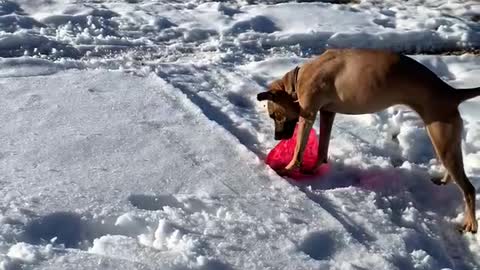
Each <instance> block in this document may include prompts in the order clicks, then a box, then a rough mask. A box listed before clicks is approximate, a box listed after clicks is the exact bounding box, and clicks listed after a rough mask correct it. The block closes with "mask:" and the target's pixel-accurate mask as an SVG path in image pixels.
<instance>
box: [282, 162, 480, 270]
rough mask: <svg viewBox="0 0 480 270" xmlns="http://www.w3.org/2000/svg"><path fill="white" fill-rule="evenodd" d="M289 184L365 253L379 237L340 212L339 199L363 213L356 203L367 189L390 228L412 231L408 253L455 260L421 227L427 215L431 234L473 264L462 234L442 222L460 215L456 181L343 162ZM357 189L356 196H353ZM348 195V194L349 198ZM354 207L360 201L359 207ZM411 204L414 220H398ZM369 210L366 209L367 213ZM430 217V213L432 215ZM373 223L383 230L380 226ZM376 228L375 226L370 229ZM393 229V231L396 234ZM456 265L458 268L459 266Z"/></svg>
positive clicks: (402, 262) (401, 261)
mask: <svg viewBox="0 0 480 270" xmlns="http://www.w3.org/2000/svg"><path fill="white" fill-rule="evenodd" d="M472 180H473V179H472ZM289 182H290V183H291V184H292V185H295V186H297V187H298V188H299V189H300V190H301V191H303V192H304V193H305V194H306V196H307V197H308V198H309V199H310V200H312V201H314V202H315V203H316V204H318V205H319V206H320V207H321V208H322V209H324V210H325V211H326V212H328V214H330V215H331V216H332V217H333V218H334V219H336V220H337V221H338V222H339V223H340V224H341V225H342V226H343V227H344V229H345V230H346V231H347V232H348V233H349V234H350V235H351V236H352V238H354V239H355V240H357V241H358V242H359V243H360V244H362V245H364V246H365V247H366V248H367V249H371V248H375V247H374V246H376V245H377V244H376V243H375V242H376V240H377V237H378V235H377V233H376V232H372V231H370V230H369V229H368V228H367V227H370V229H371V228H372V227H371V226H365V222H364V221H361V219H360V220H358V219H357V218H353V216H358V215H353V214H352V215H350V214H349V213H348V212H346V211H345V210H344V209H343V207H344V205H343V200H344V199H346V201H347V204H352V203H353V204H354V205H353V207H358V209H359V211H361V210H360V208H362V205H361V204H362V201H360V200H362V198H369V199H371V198H372V197H369V196H367V195H366V194H365V192H361V191H368V192H367V193H368V194H370V196H371V195H373V200H374V203H375V205H376V207H377V208H378V209H380V210H381V211H383V212H385V213H387V214H386V216H388V217H389V218H390V221H389V222H391V224H392V226H393V227H405V228H408V229H413V230H414V231H415V233H414V234H412V235H414V236H415V237H414V238H415V240H412V239H409V238H408V237H407V238H405V244H406V246H407V249H411V248H413V249H415V248H420V249H423V250H426V251H427V252H429V254H431V255H432V256H434V257H435V258H436V259H438V260H439V263H441V264H445V265H449V264H450V262H449V261H448V259H446V258H447V257H449V256H454V255H455V254H453V255H452V254H450V253H451V252H448V255H447V254H445V253H444V251H440V250H439V249H438V248H437V246H438V244H439V243H440V242H438V239H436V240H435V239H433V238H430V237H428V235H429V234H430V233H429V229H426V228H425V227H424V226H423V225H421V224H420V223H421V222H423V220H425V219H424V218H425V217H427V219H432V217H433V219H434V220H433V223H432V224H433V225H434V227H435V228H433V230H434V231H436V233H438V234H440V235H441V238H442V239H443V238H445V239H443V240H442V241H441V242H447V243H449V242H453V243H455V246H456V247H455V248H456V249H458V250H460V251H461V254H462V255H461V256H460V257H461V258H463V259H465V260H466V261H467V262H468V261H471V260H470V259H471V257H472V255H471V252H470V251H469V248H468V243H466V242H465V239H463V238H462V237H461V234H459V233H457V232H456V230H455V227H454V224H452V223H451V222H449V221H447V220H448V219H447V220H445V219H443V217H445V216H446V217H448V218H451V219H452V218H455V217H456V216H457V215H458V214H459V213H460V212H461V211H463V196H462V193H461V191H460V189H459V188H458V187H457V186H456V185H455V184H454V183H450V184H447V185H443V186H438V185H435V184H434V183H432V182H431V178H430V176H429V175H428V173H427V172H426V171H424V170H422V169H420V168H418V169H417V168H409V169H405V168H388V169H385V168H371V169H360V168H356V167H351V166H345V165H342V164H331V170H330V172H328V174H326V175H323V176H321V177H317V178H312V179H311V180H302V181H293V180H290V181H289ZM335 189H338V191H339V192H338V193H337V194H335V193H331V192H330V191H335ZM356 191H360V192H358V193H357V192H356ZM372 192H373V194H372ZM362 193H363V195H362ZM347 194H348V195H347ZM349 194H352V195H351V196H350V195H349ZM359 194H360V195H359ZM346 195H347V196H349V197H351V198H348V199H347V198H341V199H339V200H336V199H335V198H334V197H335V196H338V197H339V196H346ZM332 196H333V198H332ZM338 197H337V198H338ZM356 197H358V198H356ZM349 200H350V201H349ZM355 203H358V205H356V204H355ZM365 203H366V204H367V203H371V202H365ZM339 204H340V205H339ZM351 206H352V205H350V207H351ZM412 206H413V207H414V208H415V209H416V210H417V211H418V213H419V215H421V217H413V218H412V220H411V221H407V222H406V221H405V219H404V217H402V216H403V214H404V213H405V212H404V211H405V210H407V212H408V208H409V207H412ZM370 207H371V206H370ZM370 210H372V209H370ZM353 211H355V210H353ZM368 211H369V210H367V212H368ZM373 211H375V209H373ZM429 213H433V214H434V215H431V214H429ZM360 215H364V218H365V221H367V220H368V219H369V217H368V216H365V215H368V213H367V214H365V213H363V214H362V213H360ZM407 216H408V215H407ZM407 219H408V217H407ZM367 222H368V221H367ZM372 222H375V221H372ZM377 225H378V226H379V227H384V224H377ZM377 225H374V227H376V226H377ZM393 227H392V230H395V229H394V228H393ZM381 230H383V229H381ZM419 238H421V239H419ZM372 246H373V247H372ZM377 248H378V247H377ZM445 255H447V256H445ZM392 262H393V263H394V264H395V265H397V266H399V267H400V269H413V268H414V267H413V266H411V265H410V262H409V261H408V260H407V259H406V258H403V257H402V258H400V257H399V258H396V259H395V260H394V261H392ZM454 264H455V265H457V263H454ZM457 266H458V265H457ZM460 266H461V265H460ZM460 268H462V267H460Z"/></svg>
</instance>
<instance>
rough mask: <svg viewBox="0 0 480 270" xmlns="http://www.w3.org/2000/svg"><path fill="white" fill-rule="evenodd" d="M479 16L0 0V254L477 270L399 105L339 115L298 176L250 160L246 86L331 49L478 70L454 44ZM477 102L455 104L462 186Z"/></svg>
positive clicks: (420, 137)
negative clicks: (325, 156) (316, 160)
mask: <svg viewBox="0 0 480 270" xmlns="http://www.w3.org/2000/svg"><path fill="white" fill-rule="evenodd" d="M332 2H335V1H332ZM340 2H349V1H340ZM479 14H480V4H478V1H475V0H470V1H468V0H466V1H460V0H450V1H446V0H435V1H434V0H412V1H407V2H405V1H400V0H386V1H372V0H360V1H352V2H349V3H345V4H335V3H327V2H322V1H274V0H271V1H242V0H238V1H234V0H230V1H221V2H214V1H202V0H192V1H172V0H170V1H167V0H159V1H142V0H128V1H121V0H109V1H106V0H105V1H103V0H98V1H73V0H58V1H50V0H38V1H28V0H17V1H6V0H3V1H0V57H1V58H0V123H1V124H2V127H1V129H0V145H1V147H0V269H2V270H4V269H5V270H7V269H8V270H10V269H171V270H184V269H202V270H206V269H211V270H230V269H402V270H403V269H480V256H479V254H480V236H479V235H472V234H466V235H461V234H459V233H457V232H456V230H455V225H456V224H457V223H459V222H461V220H462V218H463V214H462V205H463V204H462V196H461V194H460V191H459V190H458V188H457V187H456V186H455V185H454V184H449V185H447V186H435V185H433V184H432V183H431V182H430V177H431V175H440V174H441V172H442V170H443V169H442V166H441V165H440V163H439V162H438V161H437V160H436V159H435V154H434V152H433V149H432V146H431V144H430V142H429V140H428V136H427V134H426V132H425V130H424V128H423V123H422V122H421V120H420V119H419V118H418V116H417V115H416V114H415V113H413V112H412V111H411V110H409V109H408V108H405V107H402V106H394V107H392V108H389V109H387V110H385V111H381V112H378V113H375V114H370V115H358V116H347V115H339V116H338V117H337V118H336V121H335V124H334V130H333V135H332V139H331V146H330V155H329V159H330V161H331V164H332V170H331V172H330V173H329V174H327V175H326V176H323V177H321V178H319V179H312V181H307V182H302V183H300V184H299V183H296V182H293V181H289V180H288V179H284V178H281V177H279V176H278V175H277V174H276V173H275V172H273V171H272V170H271V169H269V168H268V167H267V166H266V165H265V164H264V159H265V157H266V153H267V152H268V151H269V150H270V149H271V148H272V147H273V146H274V145H275V144H276V142H275V141H274V139H273V125H272V123H271V121H270V120H269V118H268V115H267V114H266V113H265V106H264V105H265V104H262V103H258V102H257V101H256V94H257V93H258V92H260V91H262V90H263V89H264V88H265V86H266V85H267V83H268V82H270V81H271V80H273V79H275V78H278V77H279V76H281V75H283V73H284V72H286V71H288V70H290V69H292V68H293V67H295V66H296V65H299V64H301V63H303V62H304V61H305V60H306V59H308V58H309V57H312V56H314V55H316V54H319V53H322V52H323V51H324V50H325V49H328V48H339V47H340V48H343V47H348V48H349V47H356V48H382V49H390V50H394V51H398V52H403V53H407V54H410V55H411V56H412V57H413V58H414V59H416V60H417V61H419V62H421V63H422V64H424V65H426V66H427V67H428V68H430V69H431V70H433V71H434V72H435V73H436V74H437V75H438V76H440V77H441V78H442V79H443V80H445V81H446V82H447V83H449V84H451V85H452V86H454V87H457V88H466V87H478V86H480V59H479V57H478V56H476V55H473V54H469V53H463V52H471V51H475V50H478V49H479V48H480V23H479ZM452 51H453V52H456V53H457V54H459V55H443V54H441V53H444V52H452ZM418 53H422V54H418ZM479 105H480V99H472V100H469V101H466V102H464V103H463V104H462V105H461V106H460V111H461V114H462V117H463V119H464V126H465V129H464V136H463V141H462V146H463V150H464V162H465V169H466V172H467V174H468V176H469V178H470V180H471V181H472V183H473V184H474V185H475V186H476V187H477V189H479V188H480V184H479V180H480V141H479V140H480V122H479V121H480V119H479V118H478V116H479V115H480V109H479V108H480V106H479ZM316 125H318V122H317V123H316ZM478 194H480V193H478V192H477V198H478V197H479V195H478ZM479 214H480V212H478V211H477V215H479Z"/></svg>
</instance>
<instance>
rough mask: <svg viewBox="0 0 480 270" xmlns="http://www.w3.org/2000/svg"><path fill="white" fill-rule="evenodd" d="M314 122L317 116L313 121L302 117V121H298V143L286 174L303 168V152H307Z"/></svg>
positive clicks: (285, 170)
mask: <svg viewBox="0 0 480 270" xmlns="http://www.w3.org/2000/svg"><path fill="white" fill-rule="evenodd" d="M314 121H315V116H314V117H313V119H307V118H303V117H301V116H300V119H299V121H298V130H297V143H296V145H295V152H294V153H293V158H292V160H291V161H290V163H289V164H288V165H287V166H286V167H285V169H284V172H288V171H291V170H293V169H295V168H299V167H300V166H301V164H302V159H303V152H304V151H305V146H306V145H307V141H308V135H309V134H310V130H311V129H312V126H313V122H314Z"/></svg>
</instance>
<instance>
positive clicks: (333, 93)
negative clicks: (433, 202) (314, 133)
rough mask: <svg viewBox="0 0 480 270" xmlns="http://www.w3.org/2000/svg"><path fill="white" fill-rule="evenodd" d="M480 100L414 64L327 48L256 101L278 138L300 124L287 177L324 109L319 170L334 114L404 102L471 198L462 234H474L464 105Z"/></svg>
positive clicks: (374, 53)
mask: <svg viewBox="0 0 480 270" xmlns="http://www.w3.org/2000/svg"><path fill="white" fill-rule="evenodd" d="M477 95H480V87H479V88H475V89H461V90H460V89H459V90H455V89H454V88H452V87H451V86H449V85H448V84H446V83H445V82H443V81H442V80H441V79H439V78H438V77H437V76H436V75H435V74H434V73H433V72H432V71H430V70H429V69H428V68H426V67H425V66H423V65H421V64H420V63H418V62H416V61H415V60H413V59H411V58H409V57H407V56H404V55H400V54H396V53H390V52H384V51H375V50H327V51H326V52H325V53H323V54H322V55H320V56H319V57H317V58H315V59H313V60H311V61H309V62H307V63H305V64H304V65H303V66H302V67H300V68H299V67H297V68H295V69H294V70H292V71H290V72H288V73H287V74H285V75H284V76H283V78H282V79H280V80H276V81H274V82H273V83H272V84H271V85H270V87H269V90H268V91H267V92H263V93H260V94H258V96H257V99H258V100H259V101H261V100H268V112H269V114H270V117H271V118H273V120H274V121H275V139H277V140H280V139H287V138H291V137H292V136H293V131H294V128H295V125H296V124H297V122H298V123H299V125H298V137H297V144H296V147H295V153H294V156H293V158H292V160H291V162H290V163H289V164H288V165H287V167H286V168H285V169H284V171H283V173H285V172H288V171H289V170H292V169H294V168H296V167H299V166H300V164H301V162H302V156H303V152H304V149H305V145H306V142H307V136H308V134H309V132H310V129H311V128H312V125H313V122H314V121H315V117H316V115H317V113H318V112H319V111H320V143H319V148H318V152H319V153H318V157H319V158H318V161H317V165H318V166H319V165H321V164H322V163H325V162H327V155H328V144H329V140H330V133H331V129H332V124H333V119H334V117H335V113H344V114H365V113H373V112H377V111H380V110H383V109H386V108H387V107H390V106H392V105H396V104H404V105H407V106H409V107H410V108H412V109H413V110H415V111H416V112H417V113H418V114H419V115H420V117H421V118H422V119H423V121H424V123H425V125H426V128H427V131H428V135H429V136H430V139H431V141H432V143H433V146H434V148H435V151H436V153H437V156H438V158H439V159H440V160H441V162H442V163H443V165H444V167H445V168H446V171H447V172H446V174H445V176H444V177H443V179H442V180H437V181H434V182H435V183H436V184H446V183H447V182H449V181H450V180H451V179H454V180H455V182H456V183H457V185H458V186H459V187H460V189H461V190H462V192H463V196H464V199H465V220H464V224H463V227H462V230H463V231H467V232H472V233H475V232H476V231H477V220H476V218H475V188H474V187H473V185H472V184H471V183H470V181H469V180H468V178H467V176H466V174H465V171H464V168H463V160H462V149H461V132H462V119H461V118H460V114H459V112H458V105H459V104H460V103H461V102H462V101H464V100H466V99H469V98H473V97H475V96H477Z"/></svg>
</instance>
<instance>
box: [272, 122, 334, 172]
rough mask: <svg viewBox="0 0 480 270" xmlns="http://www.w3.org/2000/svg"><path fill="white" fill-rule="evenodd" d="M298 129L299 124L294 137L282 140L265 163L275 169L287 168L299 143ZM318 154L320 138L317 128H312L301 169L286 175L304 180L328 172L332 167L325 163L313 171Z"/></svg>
mask: <svg viewBox="0 0 480 270" xmlns="http://www.w3.org/2000/svg"><path fill="white" fill-rule="evenodd" d="M297 129H298V125H297V126H296V127H295V132H294V133H293V136H292V138H290V139H288V140H282V141H281V142H279V143H278V144H277V145H276V146H275V147H274V148H273V149H272V150H271V151H270V153H268V155H267V158H266V159H265V163H266V164H267V165H269V166H270V167H271V168H272V169H274V170H275V171H279V170H281V169H283V168H285V166H287V165H288V163H289V162H290V160H291V159H292V157H293V152H294V151H295V145H296V143H297ZM317 154H318V139H317V134H316V132H315V130H314V129H313V128H312V129H311V130H310V134H309V136H308V142H307V145H306V147H305V152H304V154H303V162H302V167H301V169H295V170H293V171H292V172H290V173H289V174H287V175H286V176H288V177H289V178H292V179H294V180H304V179H307V178H311V177H318V176H321V175H324V174H325V173H327V172H328V171H329V169H330V166H329V165H328V164H324V165H322V166H320V167H319V168H318V169H317V170H316V171H313V170H314V169H315V163H316V162H317ZM302 170H303V171H311V172H312V173H313V174H304V173H302V172H301V171H302Z"/></svg>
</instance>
